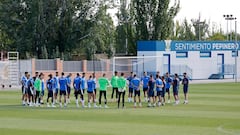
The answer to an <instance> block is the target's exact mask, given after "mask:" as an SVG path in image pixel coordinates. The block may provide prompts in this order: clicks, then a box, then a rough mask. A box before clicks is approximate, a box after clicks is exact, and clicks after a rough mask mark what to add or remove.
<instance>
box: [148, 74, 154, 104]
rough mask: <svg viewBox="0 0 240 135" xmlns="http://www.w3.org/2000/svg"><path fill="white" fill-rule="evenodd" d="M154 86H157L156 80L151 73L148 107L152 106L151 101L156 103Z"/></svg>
mask: <svg viewBox="0 0 240 135" xmlns="http://www.w3.org/2000/svg"><path fill="white" fill-rule="evenodd" d="M154 87H155V80H154V78H153V76H152V75H150V78H149V81H148V99H149V100H148V107H151V106H152V104H151V101H152V103H153V105H155V98H154V96H155V95H154Z"/></svg>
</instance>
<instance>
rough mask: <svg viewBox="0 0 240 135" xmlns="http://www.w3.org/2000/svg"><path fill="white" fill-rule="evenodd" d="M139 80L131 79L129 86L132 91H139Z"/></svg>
mask: <svg viewBox="0 0 240 135" xmlns="http://www.w3.org/2000/svg"><path fill="white" fill-rule="evenodd" d="M140 83H141V81H140V79H139V78H133V79H132V81H131V85H132V86H133V90H140Z"/></svg>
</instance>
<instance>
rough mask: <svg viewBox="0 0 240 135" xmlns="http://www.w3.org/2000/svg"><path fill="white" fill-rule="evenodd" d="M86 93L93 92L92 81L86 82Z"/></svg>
mask: <svg viewBox="0 0 240 135" xmlns="http://www.w3.org/2000/svg"><path fill="white" fill-rule="evenodd" d="M87 86H88V90H87V91H88V92H93V90H94V81H93V79H89V80H87Z"/></svg>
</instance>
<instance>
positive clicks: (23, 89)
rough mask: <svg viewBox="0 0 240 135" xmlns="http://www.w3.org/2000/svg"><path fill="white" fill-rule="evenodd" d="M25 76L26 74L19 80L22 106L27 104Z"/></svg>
mask: <svg viewBox="0 0 240 135" xmlns="http://www.w3.org/2000/svg"><path fill="white" fill-rule="evenodd" d="M27 75H28V72H25V73H24V76H23V77H22V78H21V84H22V105H26V103H27V85H26V84H27Z"/></svg>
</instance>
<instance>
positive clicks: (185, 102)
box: [182, 73, 189, 104]
mask: <svg viewBox="0 0 240 135" xmlns="http://www.w3.org/2000/svg"><path fill="white" fill-rule="evenodd" d="M183 77H184V78H183V80H182V84H183V93H184V103H183V104H188V84H189V79H188V77H187V73H183Z"/></svg>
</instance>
